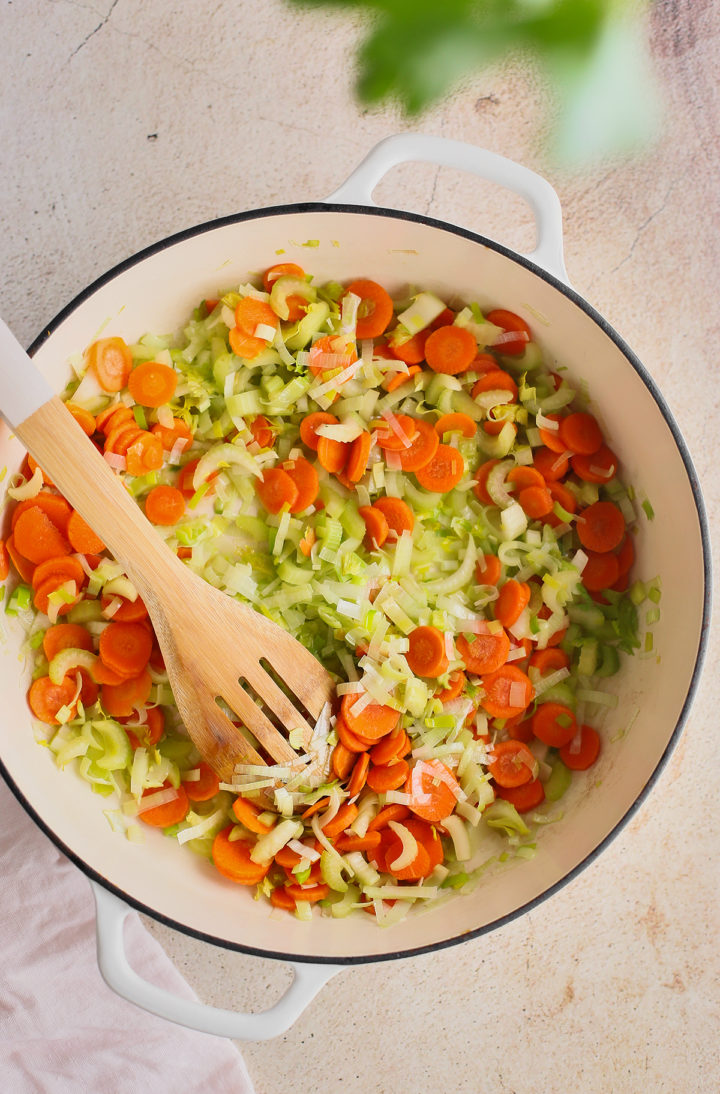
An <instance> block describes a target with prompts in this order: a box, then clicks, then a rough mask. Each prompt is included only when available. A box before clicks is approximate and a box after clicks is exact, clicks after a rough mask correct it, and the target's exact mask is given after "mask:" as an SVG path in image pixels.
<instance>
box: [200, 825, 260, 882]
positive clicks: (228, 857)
mask: <svg viewBox="0 0 720 1094" xmlns="http://www.w3.org/2000/svg"><path fill="white" fill-rule="evenodd" d="M232 830H233V825H232V824H231V825H229V826H228V827H227V828H223V830H222V831H221V832H218V834H217V835H216V837H215V839H214V840H213V845H212V859H213V862H214V863H215V866H216V867H217V869H218V870H219V871H220V873H221V874H222V875H223V876H224V877H226V878H229V879H230V881H235V882H237V883H238V884H239V885H258V884H259V883H260V882H261V881H262V879H263V878H264V877H265V875H266V873H267V872H268V870H269V869H270V863H269V862H266V863H258V862H253V860H252V859H251V858H250V853H251V851H252V849H253V848H252V844H251V843H248V842H247V841H246V840H243V839H236V840H232V841H231V840H230V833H231V832H232Z"/></svg>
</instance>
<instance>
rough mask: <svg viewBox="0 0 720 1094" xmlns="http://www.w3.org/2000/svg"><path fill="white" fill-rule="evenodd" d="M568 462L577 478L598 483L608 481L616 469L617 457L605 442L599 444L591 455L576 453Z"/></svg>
mask: <svg viewBox="0 0 720 1094" xmlns="http://www.w3.org/2000/svg"><path fill="white" fill-rule="evenodd" d="M570 462H571V464H572V469H573V471H574V472H575V474H576V475H577V477H578V478H579V479H582V480H583V482H595V483H599V484H600V485H602V484H604V483H608V482H610V479H612V478H613V476H614V475H615V474H616V473H617V469H618V458H617V456H616V455H615V453H614V452H611V450H610V449H609V448H608V446H607V445H606V444H601V445H600V447H599V448H598V450H597V452H593V454H592V455H591V456H584V455H582V454H577V455H575V456H573V457H572V460H571V461H570Z"/></svg>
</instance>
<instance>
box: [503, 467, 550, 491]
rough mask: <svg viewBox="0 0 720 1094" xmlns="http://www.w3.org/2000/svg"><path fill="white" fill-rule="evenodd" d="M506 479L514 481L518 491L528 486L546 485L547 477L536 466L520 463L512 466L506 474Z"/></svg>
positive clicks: (510, 481)
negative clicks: (526, 465)
mask: <svg viewBox="0 0 720 1094" xmlns="http://www.w3.org/2000/svg"><path fill="white" fill-rule="evenodd" d="M505 481H506V482H509V483H512V484H513V486H514V487H515V489H516V490H517V491H520V490H524V489H525V488H526V487H528V486H542V487H544V486H545V479H544V478H543V476H542V475H541V474H540V472H539V471H537V470H536V469H535V468H534V467H525V466H522V465H518V466H517V467H511V468H510V470H509V471H508V473H507V475H506V476H505Z"/></svg>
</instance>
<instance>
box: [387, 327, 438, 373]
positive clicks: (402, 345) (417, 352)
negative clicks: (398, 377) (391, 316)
mask: <svg viewBox="0 0 720 1094" xmlns="http://www.w3.org/2000/svg"><path fill="white" fill-rule="evenodd" d="M397 335H399V330H398V329H397V328H396V329H395V330H394V331H393V332H392V333H391V334H390V335H389V336H388V346H389V349H390V352H391V353H392V355H393V357H396V358H397V359H398V361H404V362H405V364H406V365H419V364H420V362H421V361H424V360H425V343H426V342H427V340H428V335H429V332H428V331H426V330H421V331H420V332H419V333H418V334H414V335H413V336H412V338H407V339H406V340H405V341H402V340H401V339H400V338H399V337H397Z"/></svg>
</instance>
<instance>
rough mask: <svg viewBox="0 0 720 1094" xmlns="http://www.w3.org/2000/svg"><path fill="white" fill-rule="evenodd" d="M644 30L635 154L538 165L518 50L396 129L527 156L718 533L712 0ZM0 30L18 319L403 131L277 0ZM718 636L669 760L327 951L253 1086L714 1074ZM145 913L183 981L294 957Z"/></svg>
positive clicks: (134, 8)
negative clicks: (660, 123)
mask: <svg viewBox="0 0 720 1094" xmlns="http://www.w3.org/2000/svg"><path fill="white" fill-rule="evenodd" d="M691 9H692V11H691ZM713 17H714V18H713ZM652 26H653V50H654V55H655V57H656V60H657V65H658V71H659V75H660V81H661V85H662V88H663V94H664V100H665V122H664V132H663V135H662V138H661V140H660V141H659V143H657V144H656V145H655V146H654V147H653V148H651V149H650V150H649V151H648V152H646V153H645V154H644V155H643V156H642V157H641V158H638V159H635V160H632V161H631V162H627V163H622V162H620V163H610V162H602V163H599V164H597V165H595V166H593V167H592V168H591V169H586V170H585V171H583V173H582V174H575V175H570V174H568V173H566V172H561V171H560V170H559V169H558V168H556V167H554V166H553V165H552V164H549V163H548V162H547V161H546V159H545V157H544V155H543V151H542V145H541V143H540V140H539V133H540V131H541V129H542V126H543V124H544V115H543V113H542V111H541V109H540V107H539V105H538V103H539V101H541V84H540V81H539V80H538V78H537V77H536V76H534V75H533V74H532V73H530V72H529V71H528V72H526V71H524V70H523V69H522V68H517V67H516V68H513V69H504V68H503V69H494V70H492V71H490V72H488V73H486V74H484V75H481V76H478V77H477V78H476V79H475V80H474V81H472V82H471V83H470V84H469V85H468V86H467V87H466V88H465V89H464V90H463V91H462V92H461V93H459V94H457V95H455V96H454V97H453V99H452V100H451V101H449V102H448V103H446V104H445V105H444V106H442V107H441V108H439V109H437V110H435V111H434V112H432V113H431V114H430V115H429V116H428V117H426V118H425V119H423V121H422V124H421V126H420V127H419V128H421V129H422V131H424V132H428V133H433V134H437V135H442V136H447V137H453V138H457V139H460V140H465V141H469V142H472V143H474V144H477V145H481V146H484V147H486V148H489V149H492V150H494V151H497V152H500V153H502V154H504V155H507V156H509V157H511V158H513V159H516V160H518V161H520V162H522V163H524V164H526V165H527V166H529V167H532V168H534V169H536V170H538V171H540V172H541V173H543V174H545V175H547V176H548V177H550V179H551V181H552V182H553V184H554V186H555V187H556V189H557V191H558V193H559V195H560V198H561V201H562V205H563V209H564V220H565V239H566V260H567V268H568V273H569V277H570V280H571V282H572V284H573V285H574V287H575V288H576V289H577V290H578V292H580V293H581V294H582V295H583V296H586V297H587V299H588V300H589V301H590V303H592V304H593V305H595V306H596V307H597V308H598V310H599V311H600V312H601V313H602V314H603V315H604V316H605V317H606V318H607V319H608V320H609V321H610V322H611V324H613V326H615V328H616V329H617V330H618V331H619V332H620V334H621V335H623V337H624V338H625V339H626V340H627V341H628V342H629V344H630V345H631V346H632V347H633V349H634V350H635V352H636V353H637V354H638V356H639V357H640V359H641V360H642V361H643V362H644V363H645V365H646V366H647V367H648V369H649V370H650V372H651V373H652V375H653V376H654V378H655V380H656V381H657V382H658V384H659V385H660V387H661V389H662V391H663V393H664V395H665V397H666V399H667V401H668V403H669V405H670V407H671V409H672V411H673V413H674V415H675V416H676V419H677V421H678V424H679V426H680V428H681V430H682V432H683V434H684V436H685V438H686V440H687V442H688V444H689V447H690V450H691V453H692V456H693V459H694V461H695V466H696V469H697V473H698V476H699V479H700V482H701V485H702V488H703V491H704V496H705V501H706V505H707V509H708V515H709V519H710V523H711V526H713V527H714V528H715V529H716V530H717V526H718V516H719V513H720V510H719V506H720V476H719V475H718V471H717V437H718V420H719V415H720V397H719V396H718V384H717V375H718V369H717V357H718V348H717V347H718V336H719V335H720V307H719V306H718V302H717V298H718V273H717V271H718V269H720V244H719V243H718V231H717V208H718V200H717V198H718V187H717V173H718V167H719V166H720V164H719V162H718V159H719V157H718V151H719V146H720V135H719V128H718V121H719V118H720V111H719V110H718V102H717V81H716V71H717V62H718V60H720V56H719V51H720V40H719V38H718V27H719V23H718V19H717V6H716V5H715V10H714V11H713V5H712V3H711V2H709V0H702V2H699V0H698V2H694V3H691V0H677V2H670V0H659V2H658V3H657V4H656V8H655V15H654V18H653V23H652ZM0 29H1V30H2V34H3V38H4V40H5V43H6V58H7V59H6V62H5V65H4V66H3V73H2V77H1V79H2V85H3V90H2V99H1V100H0V101H1V102H2V113H1V115H0V117H1V118H2V134H1V137H2V148H3V156H2V165H1V166H0V184H1V190H2V194H3V202H2V208H3V236H2V244H1V253H2V263H1V264H0V278H1V279H2V297H1V304H2V308H1V311H2V314H3V316H4V318H5V319H6V320H7V321H8V323H9V325H10V326H11V327H12V328H13V329H14V330H15V332H16V333H17V334H18V336H19V337H20V338H21V340H24V341H25V342H29V341H30V340H31V339H32V338H34V337H35V336H36V335H37V334H38V332H39V331H40V329H41V326H42V323H43V322H46V321H48V320H49V319H50V318H51V317H52V316H53V315H54V314H56V313H57V311H58V310H59V309H60V308H61V307H62V306H63V305H64V304H65V303H66V302H67V301H68V300H70V299H71V298H72V297H73V296H74V295H75V294H76V293H77V292H78V291H80V290H81V289H82V288H83V287H84V286H85V285H86V284H88V283H89V282H90V281H92V280H93V279H94V278H95V277H96V276H98V275H99V274H100V273H102V272H103V271H104V270H106V269H107V268H109V267H110V266H112V265H113V264H115V263H116V262H119V261H120V260H122V259H123V258H125V257H127V256H128V255H130V254H132V253H133V252H134V251H136V250H138V249H139V248H141V247H143V246H145V245H147V244H150V243H152V242H154V241H156V240H157V239H159V238H161V237H163V236H165V235H167V234H169V233H171V232H174V231H177V230H179V229H182V228H184V227H187V226H189V225H192V224H195V223H199V222H201V221H206V220H209V219H211V218H213V217H216V216H220V215H224V214H230V213H233V212H236V211H240V210H243V209H251V208H256V207H262V206H268V205H273V204H278V203H283V202H293V201H303V200H315V199H320V198H322V197H324V196H325V195H326V194H328V193H329V192H330V191H331V190H333V189H334V188H335V187H336V186H337V185H338V184H339V183H340V181H342V180H343V179H344V178H345V177H346V175H347V174H348V173H349V172H350V170H352V168H353V167H354V166H355V165H356V163H357V162H358V161H359V160H360V159H361V158H362V156H363V155H364V154H365V153H366V152H367V151H368V150H369V148H370V147H371V146H372V145H373V144H374V143H375V142H376V141H377V140H379V139H381V138H382V137H384V136H387V135H389V134H391V133H395V132H401V131H404V130H408V129H410V128H412V127H410V126H408V125H407V123H406V122H404V121H403V119H402V118H401V117H400V116H399V115H396V114H395V113H393V112H392V111H390V110H385V111H379V112H373V113H369V112H362V111H360V110H359V109H358V108H357V107H356V105H355V104H354V102H353V99H352V93H351V64H350V60H349V52H348V51H349V48H350V46H351V44H352V43H353V42H354V41H355V40H356V38H357V26H356V25H355V24H354V23H353V21H352V19H351V18H347V17H340V16H339V15H336V14H330V15H326V16H323V17H322V18H321V17H319V16H317V15H313V16H309V15H302V14H299V13H298V12H297V11H296V10H295V9H290V8H287V7H285V6H284V5H283V4H282V3H281V2H280V0H270V2H266V3H264V4H262V5H259V4H254V3H251V2H249V0H238V2H236V3H234V4H222V3H219V4H218V3H216V4H209V5H208V4H201V3H199V2H198V0H188V2H186V3H183V4H182V5H180V4H173V3H171V2H170V0H156V2H154V3H150V4H148V3H147V2H146V0H145V2H144V0H15V2H14V3H4V4H3V5H2V11H1V13H0ZM376 199H377V200H378V202H379V203H381V204H382V203H386V204H388V205H394V206H397V207H403V208H408V209H411V210H416V211H419V212H422V213H427V214H429V215H431V216H435V217H438V218H441V219H448V220H452V221H454V222H456V223H460V224H464V225H466V226H467V227H470V228H473V229H476V230H478V231H480V232H485V233H486V234H488V235H490V236H492V237H493V238H497V239H499V240H500V241H502V242H504V243H507V244H508V245H510V246H511V247H514V248H517V249H528V247H529V246H530V245H531V242H532V240H531V238H530V223H531V222H530V218H529V215H528V213H527V211H526V210H525V209H524V208H523V207H522V206H521V205H520V203H519V202H518V201H517V199H515V198H510V197H508V195H506V194H504V193H502V192H499V191H496V190H495V189H494V188H492V187H490V186H489V185H486V184H482V183H479V182H478V181H477V180H476V179H474V178H471V177H469V176H463V175H461V174H459V173H456V172H454V171H450V170H444V169H443V170H438V169H437V168H435V167H432V166H426V165H410V166H404V167H402V168H399V169H397V170H396V171H394V172H393V173H392V174H391V175H390V176H388V177H387V179H386V180H385V181H384V182H383V183H382V185H381V187H380V188H379V190H378V192H377V193H376ZM717 534H718V533H717V531H716V535H717ZM719 655H720V650H719V648H718V640H717V635H716V636H715V637H714V640H713V641H712V643H711V647H710V651H709V656H708V659H707V662H706V669H705V673H704V676H703V679H702V682H701V685H700V688H699V691H698V693H697V697H696V700H695V703H694V707H693V709H692V712H691V714H690V717H689V719H688V721H687V724H686V728H685V731H684V733H683V735H682V737H681V739H680V744H679V746H678V748H677V749H676V751H675V753H674V755H673V756H672V759H671V761H670V763H669V765H668V767H667V768H666V770H665V772H664V773H663V775H662V776H661V778H660V780H659V782H658V783H657V785H656V787H655V788H654V790H653V792H652V793H651V795H650V797H649V800H648V801H647V802H646V803H645V804H644V805H643V806H642V808H641V809H640V810H639V812H638V813H637V815H636V816H635V818H634V819H633V820H632V821H631V823H630V824H629V825H627V826H626V827H625V828H624V830H623V831H622V832H621V833H620V834H619V835H618V837H617V838H616V839H615V840H614V841H613V842H612V843H611V845H610V846H609V847H608V848H607V849H606V850H605V851H604V852H603V853H602V855H601V856H600V857H599V858H598V859H597V860H596V861H595V862H593V863H592V865H590V866H589V867H588V868H587V869H586V870H585V871H584V872H583V873H581V875H580V876H579V877H578V878H576V879H575V880H574V881H573V882H572V884H571V885H569V886H567V887H565V888H563V889H561V890H560V891H559V892H558V893H556V894H555V895H554V896H553V897H552V898H551V899H549V900H548V901H546V902H545V903H543V904H541V905H540V906H539V907H537V908H535V909H534V910H533V911H532V912H531V913H529V914H526V915H524V916H523V917H521V918H519V919H517V920H515V921H514V922H512V923H510V924H508V925H506V926H504V927H503V928H502V929H500V930H497V931H495V932H493V933H491V934H489V935H486V936H484V937H482V938H479V939H477V940H474V941H471V942H467V943H465V944H464V945H462V946H458V947H455V948H451V949H447V950H443V951H441V952H439V953H437V954H432V953H431V954H428V955H425V956H422V957H420V958H416V959H413V960H403V961H397V962H390V963H387V964H376V965H364V966H359V967H355V968H351V969H348V970H346V971H344V972H342V973H341V974H340V975H338V976H337V977H336V978H335V979H333V980H332V981H331V982H330V983H329V984H328V986H327V987H326V988H325V989H324V990H323V992H322V993H321V994H320V995H319V996H318V998H317V999H316V1000H315V1001H314V1002H313V1003H312V1004H311V1005H310V1007H309V1008H308V1010H307V1011H306V1012H305V1014H304V1015H303V1016H302V1017H301V1018H300V1020H299V1021H298V1022H297V1023H296V1025H295V1026H294V1027H293V1028H292V1029H291V1030H290V1031H289V1032H288V1033H287V1034H286V1035H285V1036H283V1037H280V1038H278V1039H277V1040H275V1041H271V1042H268V1043H258V1044H245V1045H243V1046H242V1052H243V1054H244V1056H245V1059H246V1061H247V1063H248V1067H249V1069H250V1073H251V1075H252V1077H253V1080H254V1082H255V1084H256V1087H257V1090H258V1092H259V1094H280V1092H281V1091H285V1090H287V1089H288V1086H289V1085H290V1084H293V1085H300V1086H301V1087H302V1089H303V1090H305V1091H315V1090H329V1091H335V1090H342V1091H343V1092H344V1094H353V1092H356V1091H357V1092H361V1091H362V1092H363V1094H368V1092H373V1094H390V1092H392V1094H431V1092H435V1091H451V1090H452V1091H468V1092H476V1091H477V1092H479V1091H484V1092H487V1094H511V1092H512V1094H531V1092H535V1091H538V1090H540V1091H544V1092H555V1091H557V1092H562V1094H564V1092H567V1091H582V1092H583V1094H595V1092H598V1094H604V1092H606V1091H612V1092H613V1094H635V1092H636V1091H638V1090H643V1089H645V1090H648V1091H653V1092H656V1091H657V1092H663V1094H671V1092H672V1094H675V1092H677V1094H697V1092H706V1091H707V1092H708V1094H709V1092H711V1091H716V1090H717V1089H718V1088H719V1087H720V1064H719V1062H718V1051H717V1033H718V1023H719V1021H720V956H719V955H720V945H718V941H719V934H720V911H719V909H720V903H719V901H718V897H719V896H720V892H719V890H720V855H719V853H718V837H717V830H716V829H717V826H716V824H715V818H716V816H717V777H716V770H717V765H718V763H720V744H719V741H720V737H719V735H718V720H717V710H718V706H719V705H720V687H719V686H718V673H717V669H716V665H717V661H718V656H719ZM149 926H150V927H151V929H152V931H153V933H154V934H155V935H156V937H158V938H159V939H160V940H161V941H162V943H163V945H164V946H165V948H166V950H167V952H168V954H170V956H171V957H172V958H173V959H174V961H175V962H176V964H177V965H178V967H179V968H180V969H181V971H182V972H183V973H184V974H185V976H186V977H187V979H188V980H189V982H190V983H191V984H192V985H193V987H194V988H195V989H196V991H197V992H198V993H199V995H200V996H201V997H202V998H203V999H205V1000H207V1001H208V1002H211V1003H214V1004H216V1005H222V1006H227V1007H233V1006H243V1007H248V1008H250V1009H256V1010H257V1009H263V1008H264V1007H265V1006H266V1005H268V1003H269V1002H272V1001H273V999H274V997H276V996H277V994H278V993H279V991H280V990H281V987H282V986H283V985H284V984H285V983H287V981H288V979H289V972H288V970H287V968H286V967H284V966H280V965H277V964H276V963H274V962H271V961H261V960H258V959H255V958H249V957H245V956H243V955H236V954H232V953H229V952H225V951H223V950H221V949H215V948H213V947H211V946H208V945H206V944H202V943H198V942H195V941H193V940H192V939H190V938H187V937H185V936H183V935H180V934H177V933H174V932H173V931H171V930H169V929H167V928H165V927H162V926H160V925H158V924H149Z"/></svg>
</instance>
